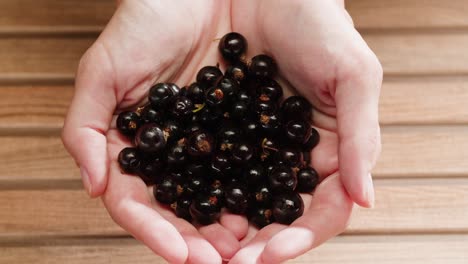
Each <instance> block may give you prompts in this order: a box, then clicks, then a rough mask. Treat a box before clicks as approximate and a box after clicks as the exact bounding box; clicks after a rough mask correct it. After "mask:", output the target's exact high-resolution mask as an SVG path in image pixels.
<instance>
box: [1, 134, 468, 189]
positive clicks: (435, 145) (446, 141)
mask: <svg viewBox="0 0 468 264" xmlns="http://www.w3.org/2000/svg"><path fill="white" fill-rule="evenodd" d="M467 134H468V128H467V127H464V126H453V127H448V126H441V127H384V128H383V130H382V141H383V151H382V155H381V158H380V160H379V162H378V164H377V166H376V168H375V170H374V171H373V173H374V177H377V178H394V177H397V178H399V177H466V176H467V175H468V163H467V162H466V160H468V137H467V136H466V135H467ZM0 145H1V146H2V148H0V160H2V161H3V162H1V163H0V171H2V172H3V173H1V174H0V182H2V181H3V182H5V181H13V182H19V183H25V182H26V181H30V180H34V181H37V180H43V181H50V180H77V179H79V177H78V175H79V172H78V170H77V168H76V166H75V164H74V162H73V161H72V159H71V158H70V157H69V155H68V154H67V152H66V151H65V149H64V147H63V146H62V142H61V141H60V138H59V137H57V136H2V137H0Z"/></svg>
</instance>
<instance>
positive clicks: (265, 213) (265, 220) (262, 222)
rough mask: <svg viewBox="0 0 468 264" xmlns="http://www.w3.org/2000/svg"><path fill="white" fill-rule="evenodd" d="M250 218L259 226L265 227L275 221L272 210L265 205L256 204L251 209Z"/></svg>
mask: <svg viewBox="0 0 468 264" xmlns="http://www.w3.org/2000/svg"><path fill="white" fill-rule="evenodd" d="M248 218H249V221H250V222H252V223H253V224H254V225H256V226H257V227H258V228H263V227H265V226H267V225H269V224H271V223H273V222H274V218H273V212H272V210H271V209H270V208H264V207H257V206H254V207H253V208H251V209H249V213H248Z"/></svg>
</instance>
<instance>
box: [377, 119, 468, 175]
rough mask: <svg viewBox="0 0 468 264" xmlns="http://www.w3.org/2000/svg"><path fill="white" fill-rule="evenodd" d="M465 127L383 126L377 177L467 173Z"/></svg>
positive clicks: (466, 129) (467, 138) (467, 156)
mask: <svg viewBox="0 0 468 264" xmlns="http://www.w3.org/2000/svg"><path fill="white" fill-rule="evenodd" d="M467 133H468V127H466V126H434V127H432V126H421V127H405V126H401V127H383V128H382V145H383V146H382V154H381V157H380V159H379V161H378V163H377V166H376V168H375V169H374V175H375V176H377V177H409V176H411V177H434V176H436V177H437V176H443V177H458V176H466V175H468V163H467V162H466V160H468V137H467V136H466V135H467Z"/></svg>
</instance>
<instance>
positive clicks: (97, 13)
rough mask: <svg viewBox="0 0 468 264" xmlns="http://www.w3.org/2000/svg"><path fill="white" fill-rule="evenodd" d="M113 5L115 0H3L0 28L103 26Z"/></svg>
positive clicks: (110, 14)
mask: <svg viewBox="0 0 468 264" xmlns="http://www.w3.org/2000/svg"><path fill="white" fill-rule="evenodd" d="M114 9H115V1H114V0H81V1H74V0H41V1H36V0H3V1H0V29H2V28H15V29H17V30H21V28H22V27H23V28H24V27H47V26H53V27H63V26H104V25H105V24H106V23H107V21H108V20H109V18H110V17H111V16H112V13H113V12H114ZM0 31H1V30H0Z"/></svg>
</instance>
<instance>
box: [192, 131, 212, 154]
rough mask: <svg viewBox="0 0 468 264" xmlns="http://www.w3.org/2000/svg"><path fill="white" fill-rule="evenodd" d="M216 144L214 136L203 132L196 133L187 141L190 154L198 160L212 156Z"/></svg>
mask: <svg viewBox="0 0 468 264" xmlns="http://www.w3.org/2000/svg"><path fill="white" fill-rule="evenodd" d="M214 144H215V142H214V139H213V136H212V135H211V134H210V133H208V132H206V131H203V130H199V131H196V132H194V133H193V134H192V135H190V136H189V138H188V139H187V141H186V147H187V152H188V154H189V155H190V156H192V157H196V158H201V157H206V156H209V155H211V154H212V152H213V150H214V148H215V145H214Z"/></svg>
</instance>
